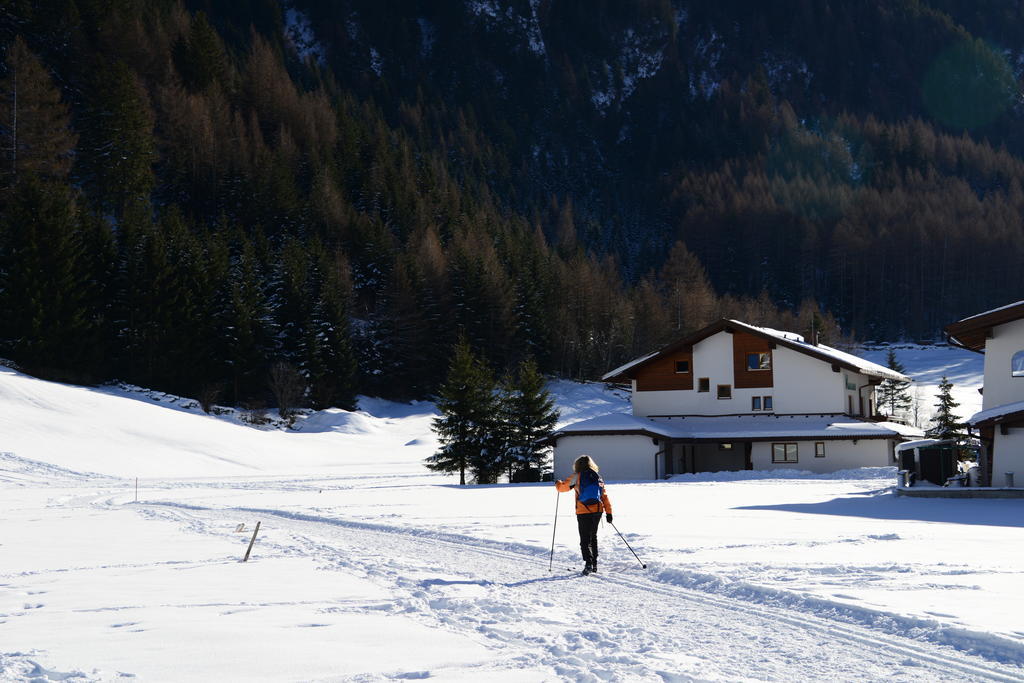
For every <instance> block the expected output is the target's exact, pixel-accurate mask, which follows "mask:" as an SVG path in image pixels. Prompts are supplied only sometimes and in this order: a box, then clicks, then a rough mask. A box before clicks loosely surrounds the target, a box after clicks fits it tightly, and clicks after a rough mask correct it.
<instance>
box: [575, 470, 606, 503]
mask: <svg viewBox="0 0 1024 683" xmlns="http://www.w3.org/2000/svg"><path fill="white" fill-rule="evenodd" d="M577 486H578V489H577V490H578V491H579V501H580V502H581V503H583V504H584V505H586V506H588V507H589V506H591V505H596V504H597V503H599V502H600V501H601V478H600V477H599V476H597V472H595V471H594V470H583V471H582V472H580V480H579V483H578V484H577Z"/></svg>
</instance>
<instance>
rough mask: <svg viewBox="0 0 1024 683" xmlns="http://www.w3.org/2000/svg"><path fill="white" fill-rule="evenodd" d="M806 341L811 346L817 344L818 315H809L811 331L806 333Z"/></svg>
mask: <svg viewBox="0 0 1024 683" xmlns="http://www.w3.org/2000/svg"><path fill="white" fill-rule="evenodd" d="M807 343H808V344H810V345H811V346H817V345H818V316H816V315H812V316H811V332H810V334H808V335H807Z"/></svg>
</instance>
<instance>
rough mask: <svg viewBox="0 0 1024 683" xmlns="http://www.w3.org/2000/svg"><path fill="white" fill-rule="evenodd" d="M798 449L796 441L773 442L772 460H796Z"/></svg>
mask: <svg viewBox="0 0 1024 683" xmlns="http://www.w3.org/2000/svg"><path fill="white" fill-rule="evenodd" d="M796 461H797V449H796V444H795V443H773V444H772V462H796Z"/></svg>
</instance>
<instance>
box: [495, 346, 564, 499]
mask: <svg viewBox="0 0 1024 683" xmlns="http://www.w3.org/2000/svg"><path fill="white" fill-rule="evenodd" d="M503 405H504V407H505V409H504V410H503V411H502V413H503V418H504V421H506V422H507V425H506V428H505V430H504V431H505V432H506V433H507V434H508V438H507V441H506V444H505V451H504V454H503V455H504V462H505V466H506V468H507V471H508V476H509V481H512V480H513V479H515V478H516V477H517V474H518V475H519V476H523V477H531V478H532V476H533V473H536V475H539V474H540V470H541V468H543V466H544V465H545V463H546V462H547V457H548V453H547V447H546V446H544V445H542V444H541V443H540V441H541V440H542V439H544V438H545V437H547V436H550V435H551V432H552V431H554V429H555V425H556V424H557V423H558V410H557V409H556V408H555V404H554V401H552V400H551V396H550V394H548V391H547V388H546V387H545V385H544V376H543V375H541V374H540V372H539V371H538V369H537V363H536V361H534V360H533V359H532V358H528V359H527V360H525V361H523V362H522V363H521V364H520V365H519V368H518V369H517V372H516V374H515V377H514V378H513V379H512V381H511V382H508V383H507V384H506V392H505V396H504V397H503ZM527 480H528V479H527ZM535 481H539V479H535Z"/></svg>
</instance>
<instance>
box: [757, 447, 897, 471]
mask: <svg viewBox="0 0 1024 683" xmlns="http://www.w3.org/2000/svg"><path fill="white" fill-rule="evenodd" d="M790 443H793V442H790ZM814 443H815V442H814V441H798V442H796V444H797V462H796V463H785V464H783V463H773V462H772V444H771V443H770V442H767V441H758V442H755V443H754V448H753V451H752V452H751V455H750V459H751V461H752V462H753V465H754V469H755V470H772V469H780V468H790V469H797V470H810V471H811V472H821V473H824V472H836V471H838V470H848V469H853V468H856V467H887V466H889V465H892V464H893V463H894V461H893V457H892V452H893V448H894V445H895V444H894V442H893V441H891V440H888V439H858V440H857V443H854V442H853V441H824V442H822V443H824V444H825V457H824V458H816V457H814Z"/></svg>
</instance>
